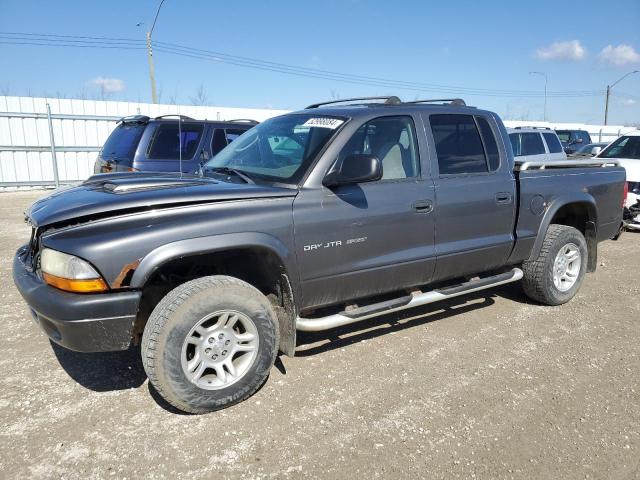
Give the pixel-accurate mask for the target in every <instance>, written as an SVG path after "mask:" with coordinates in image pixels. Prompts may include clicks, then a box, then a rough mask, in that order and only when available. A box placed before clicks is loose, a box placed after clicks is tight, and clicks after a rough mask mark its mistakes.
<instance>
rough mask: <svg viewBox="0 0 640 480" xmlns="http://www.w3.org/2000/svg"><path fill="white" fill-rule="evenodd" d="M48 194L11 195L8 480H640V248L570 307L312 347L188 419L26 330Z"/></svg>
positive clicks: (516, 311) (639, 242) (140, 379)
mask: <svg viewBox="0 0 640 480" xmlns="http://www.w3.org/2000/svg"><path fill="white" fill-rule="evenodd" d="M42 194H43V192H42V191H40V192H19V193H2V194H0V252H2V253H1V254H0V255H1V257H0V258H1V265H0V280H1V282H2V283H1V285H2V287H0V305H1V306H2V309H1V310H0V317H1V319H2V326H3V334H2V336H1V338H0V351H1V352H2V355H1V356H0V371H2V372H3V375H2V377H1V380H0V472H1V473H0V477H3V478H19V477H37V478H60V477H65V478H103V477H115V478H125V477H126V478H141V477H145V478H174V477H176V476H178V477H190V478H213V477H216V478H217V477H219V478H225V477H229V478H301V477H313V478H345V477H347V478H352V479H356V478H401V477H402V478H544V479H559V478H565V479H566V478H580V479H583V478H640V301H639V299H640V280H639V277H638V272H639V270H640V234H633V233H627V234H626V235H625V236H623V238H622V239H621V240H620V241H619V242H607V243H604V244H602V245H601V249H600V260H599V264H600V266H599V268H598V272H597V273H596V274H592V275H589V276H588V277H587V280H586V282H585V284H584V286H583V288H582V290H581V291H580V293H579V295H578V296H577V297H576V298H575V299H574V300H573V301H572V302H570V303H569V304H567V305H564V306H562V307H556V308H550V307H542V306H538V305H534V304H532V303H530V302H528V301H527V300H526V298H525V297H524V296H523V295H522V294H521V292H520V290H519V288H518V286H509V287H505V288H501V289H499V290H496V291H490V292H488V293H485V294H482V295H476V296H473V297H468V298H465V299H460V300H458V302H456V303H454V302H451V303H448V304H440V305H433V306H430V307H429V308H423V309H420V310H413V311H411V312H410V313H408V314H405V315H401V316H399V315H395V316H390V317H388V318H385V319H383V320H381V321H380V320H379V321H377V322H375V323H369V324H367V325H365V327H368V329H367V330H359V331H354V329H353V328H352V329H351V330H349V329H344V330H340V331H336V332H333V333H332V334H330V335H327V334H324V335H306V336H304V337H302V338H300V339H299V342H298V343H299V347H298V350H299V356H298V357H296V358H287V357H282V358H281V359H280V360H279V361H278V363H277V368H274V369H273V371H272V374H271V377H270V378H269V380H268V381H267V383H266V385H265V386H264V387H263V388H262V389H261V390H260V391H259V392H258V393H257V394H256V395H254V396H253V397H252V398H250V399H249V400H248V401H246V402H244V403H242V404H240V405H237V406H235V407H232V408H229V409H227V410H224V411H222V412H218V413H213V414H209V415H204V416H189V415H181V414H177V413H175V412H174V411H172V410H171V408H170V407H168V406H167V405H166V404H164V403H163V402H162V401H161V399H160V398H159V397H158V396H157V395H156V394H155V393H154V392H152V391H150V388H149V386H148V382H147V380H146V377H145V374H144V371H143V370H142V366H141V362H140V360H139V351H138V350H136V349H131V350H130V351H128V352H124V353H122V354H77V353H73V352H70V351H66V350H64V349H61V348H59V347H52V345H51V344H50V343H49V341H48V340H47V338H46V337H45V335H44V334H42V333H40V331H39V330H38V329H37V327H36V326H35V325H34V324H33V323H32V321H31V320H30V317H29V315H28V314H27V311H26V308H25V305H24V303H23V302H22V299H21V298H20V296H19V294H18V293H17V291H16V290H15V288H14V286H13V282H12V280H11V259H12V256H13V252H14V251H15V249H16V248H17V247H18V246H19V245H20V244H22V243H24V242H25V241H26V239H27V236H28V228H27V227H26V226H25V225H24V224H23V223H22V211H23V209H24V208H25V207H26V206H27V205H28V204H29V203H30V202H32V201H33V200H35V199H36V198H37V197H38V196H41V195H42ZM361 328H362V327H361Z"/></svg>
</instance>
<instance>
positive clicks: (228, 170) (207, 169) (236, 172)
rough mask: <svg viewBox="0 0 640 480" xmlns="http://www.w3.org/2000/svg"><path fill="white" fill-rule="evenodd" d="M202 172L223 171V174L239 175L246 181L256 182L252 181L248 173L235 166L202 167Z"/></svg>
mask: <svg viewBox="0 0 640 480" xmlns="http://www.w3.org/2000/svg"><path fill="white" fill-rule="evenodd" d="M203 171H204V172H213V173H223V174H227V175H229V174H231V175H235V176H236V177H240V178H241V179H242V180H244V181H245V182H246V183H256V182H254V181H253V180H252V179H251V177H249V175H247V174H246V173H245V172H243V171H241V170H236V169H235V168H230V167H203Z"/></svg>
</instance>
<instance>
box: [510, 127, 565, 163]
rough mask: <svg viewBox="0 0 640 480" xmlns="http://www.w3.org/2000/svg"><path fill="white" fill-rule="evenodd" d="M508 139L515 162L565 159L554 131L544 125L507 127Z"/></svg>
mask: <svg viewBox="0 0 640 480" xmlns="http://www.w3.org/2000/svg"><path fill="white" fill-rule="evenodd" d="M507 132H508V133H509V140H511V147H512V148H513V155H514V157H516V161H517V162H534V161H535V162H537V161H540V162H548V161H558V160H566V159H567V155H566V154H565V153H564V150H563V149H562V144H561V143H560V139H558V135H556V132H554V131H553V130H551V129H550V128H546V127H516V128H508V129H507Z"/></svg>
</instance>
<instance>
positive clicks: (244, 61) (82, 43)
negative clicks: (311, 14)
mask: <svg viewBox="0 0 640 480" xmlns="http://www.w3.org/2000/svg"><path fill="white" fill-rule="evenodd" d="M0 44H10V45H35V46H47V47H71V48H111V49H124V50H141V49H144V48H145V46H144V45H145V42H144V40H138V39H131V38H115V37H95V36H81V35H57V34H37V33H24V32H22V33H21V32H0ZM153 46H154V48H155V50H156V51H159V52H163V53H168V54H172V55H176V56H183V57H189V58H195V59H199V60H208V61H214V62H219V63H225V64H229V65H234V66H240V67H245V68H252V69H257V70H262V71H270V72H275V73H281V74H286V75H294V76H300V77H307V78H315V79H321V80H330V81H338V82H345V83H351V84H356V85H365V86H375V87H381V88H389V89H402V90H410V91H414V92H419V91H421V92H438V93H445V94H464V95H470V96H485V97H506V98H518V97H532V98H535V97H542V96H543V95H544V94H543V93H542V92H538V91H532V90H507V89H503V90H500V89H488V88H469V87H455V86H450V85H442V84H432V83H422V82H410V81H402V80H392V79H386V78H381V77H374V76H366V75H356V74H349V73H341V72H336V71H331V70H321V69H316V68H309V67H301V66H295V65H288V64H284V63H278V62H271V61H267V60H260V59H256V58H250V57H243V56H239V55H231V54H227V53H223V52H216V51H211V50H204V49H199V48H194V47H188V46H184V45H178V44H174V43H169V42H157V41H154V42H153ZM602 94H603V91H599V90H578V91H555V92H547V95H548V96H549V97H555V98H576V97H590V96H600V95H602Z"/></svg>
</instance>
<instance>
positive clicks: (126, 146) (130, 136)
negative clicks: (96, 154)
mask: <svg viewBox="0 0 640 480" xmlns="http://www.w3.org/2000/svg"><path fill="white" fill-rule="evenodd" d="M145 128H146V124H142V123H121V124H120V125H118V126H117V127H116V128H115V130H114V131H113V132H111V135H109V138H107V141H106V142H105V144H104V146H103V147H102V154H101V156H102V158H103V159H105V160H121V159H126V160H133V157H134V155H135V153H136V149H137V148H138V143H139V142H140V137H142V134H143V133H144V129H145Z"/></svg>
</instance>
